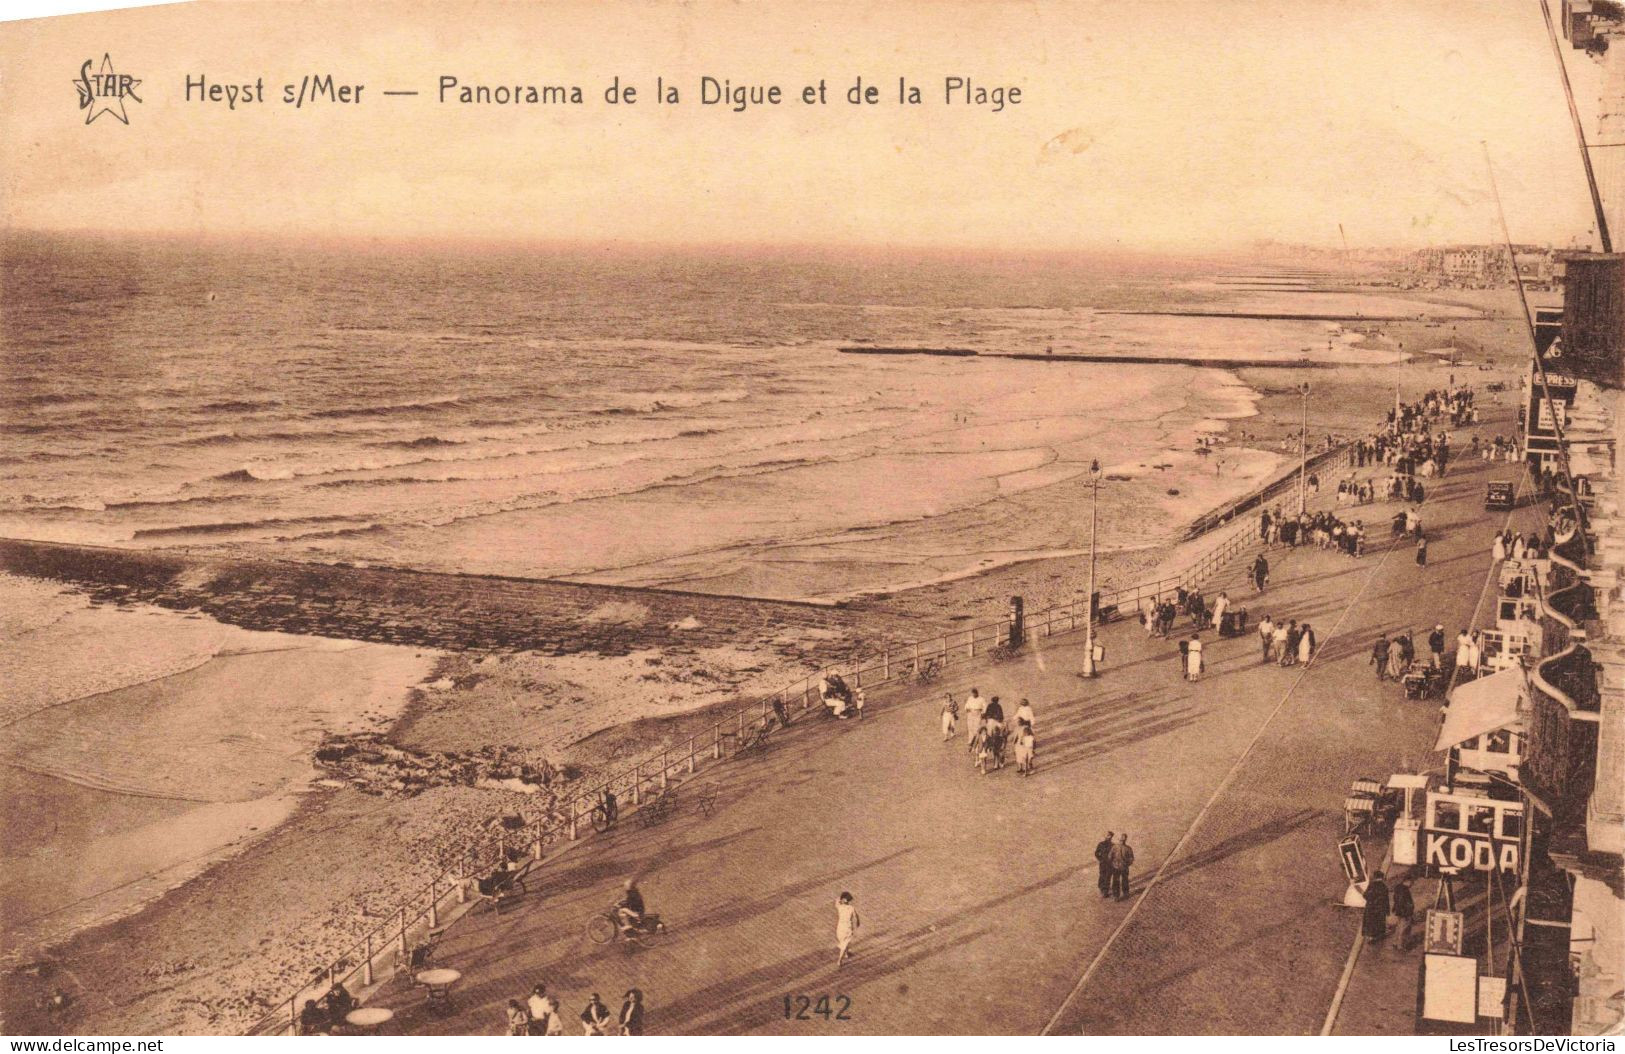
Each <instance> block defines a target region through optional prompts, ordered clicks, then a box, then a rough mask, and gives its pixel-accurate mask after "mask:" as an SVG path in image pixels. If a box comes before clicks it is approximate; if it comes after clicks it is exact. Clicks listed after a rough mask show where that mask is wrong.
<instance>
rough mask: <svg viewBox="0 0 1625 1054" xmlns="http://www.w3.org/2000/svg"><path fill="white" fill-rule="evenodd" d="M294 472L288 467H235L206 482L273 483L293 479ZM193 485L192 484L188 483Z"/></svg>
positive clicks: (211, 477)
mask: <svg viewBox="0 0 1625 1054" xmlns="http://www.w3.org/2000/svg"><path fill="white" fill-rule="evenodd" d="M293 476H294V473H292V472H291V471H288V470H286V469H267V468H260V469H254V468H249V467H246V466H245V467H243V468H234V469H232V470H231V471H230V472H222V473H220V474H219V475H215V476H210V477H209V478H208V479H207V480H205V481H204V482H212V483H272V482H275V481H278V480H285V479H292V478H293ZM187 485H188V486H191V484H187Z"/></svg>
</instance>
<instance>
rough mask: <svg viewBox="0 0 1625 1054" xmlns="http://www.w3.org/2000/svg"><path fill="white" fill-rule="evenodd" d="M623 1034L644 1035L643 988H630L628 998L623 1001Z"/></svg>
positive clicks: (621, 1021)
mask: <svg viewBox="0 0 1625 1054" xmlns="http://www.w3.org/2000/svg"><path fill="white" fill-rule="evenodd" d="M620 1026H621V1035H623V1036H641V1035H643V990H642V989H639V988H628V989H627V990H626V1000H625V1002H623V1003H621V1018H620Z"/></svg>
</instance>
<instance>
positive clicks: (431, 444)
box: [367, 436, 463, 450]
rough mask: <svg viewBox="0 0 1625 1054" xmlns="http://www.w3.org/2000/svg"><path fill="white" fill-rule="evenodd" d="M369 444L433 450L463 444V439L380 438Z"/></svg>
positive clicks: (401, 448)
mask: <svg viewBox="0 0 1625 1054" xmlns="http://www.w3.org/2000/svg"><path fill="white" fill-rule="evenodd" d="M367 445H368V446H381V447H394V448H397V449H400V450H432V449H434V448H435V447H447V446H462V445H463V440H461V439H444V438H442V437H440V436H418V437H417V438H416V439H380V440H375V441H374V442H371V443H368V444H367Z"/></svg>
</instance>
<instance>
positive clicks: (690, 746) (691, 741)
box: [688, 736, 694, 776]
mask: <svg viewBox="0 0 1625 1054" xmlns="http://www.w3.org/2000/svg"><path fill="white" fill-rule="evenodd" d="M688 774H689V775H690V776H692V775H694V737H693V736H689V737H688Z"/></svg>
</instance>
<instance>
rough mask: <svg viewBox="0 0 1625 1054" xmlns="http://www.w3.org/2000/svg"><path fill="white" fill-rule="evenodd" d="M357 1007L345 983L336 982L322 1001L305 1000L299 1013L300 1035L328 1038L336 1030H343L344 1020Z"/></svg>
mask: <svg viewBox="0 0 1625 1054" xmlns="http://www.w3.org/2000/svg"><path fill="white" fill-rule="evenodd" d="M356 1005H357V1004H356V1001H355V997H354V996H352V995H351V994H350V990H349V989H348V988H346V987H344V982H343V981H334V982H333V986H332V987H331V988H329V989H328V990H327V994H325V995H323V996H322V997H321V998H320V999H307V1000H305V1005H304V1007H303V1008H301V1009H300V1011H299V1034H300V1035H301V1036H326V1035H331V1034H332V1033H333V1031H334V1030H335V1029H340V1030H342V1029H343V1027H344V1024H345V1020H344V1019H345V1018H346V1017H348V1016H349V1014H350V1011H352V1010H354V1009H355V1008H356Z"/></svg>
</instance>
